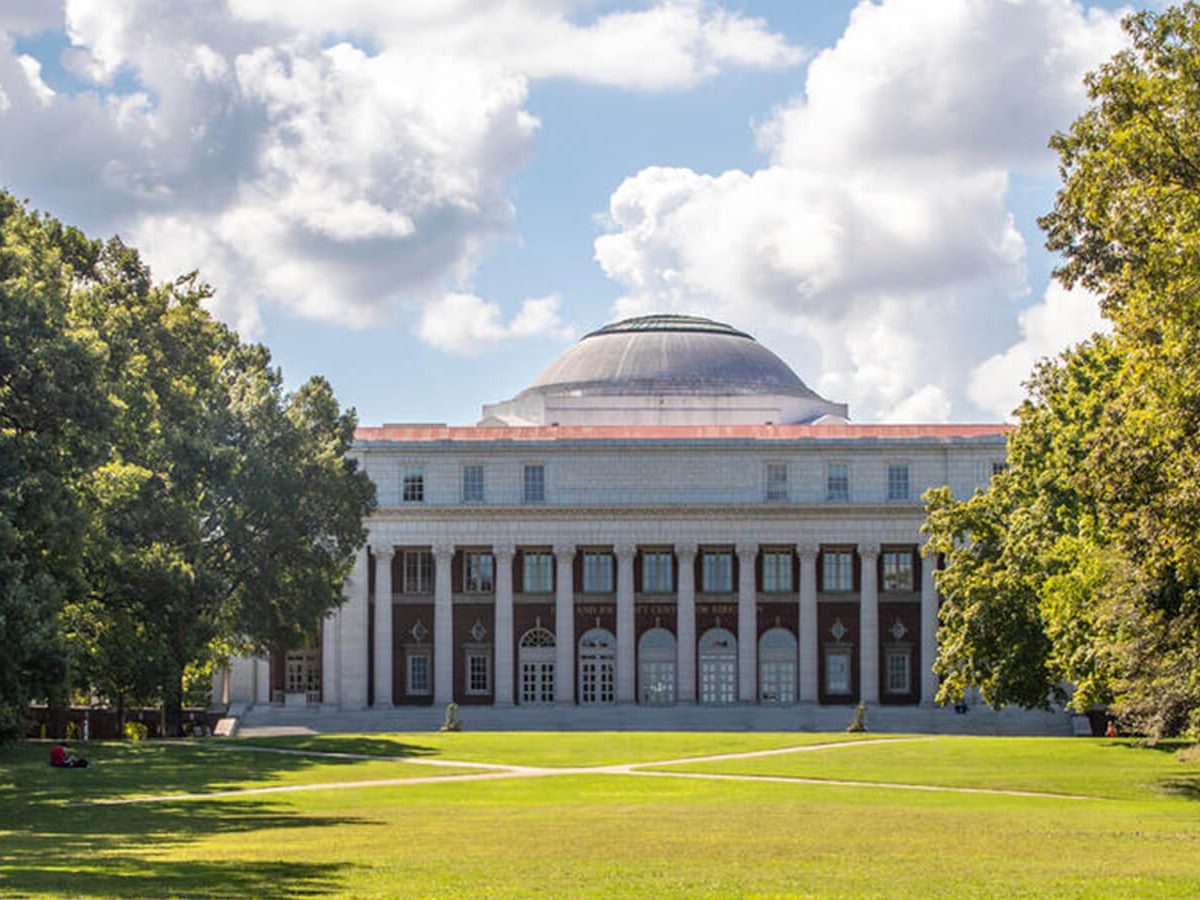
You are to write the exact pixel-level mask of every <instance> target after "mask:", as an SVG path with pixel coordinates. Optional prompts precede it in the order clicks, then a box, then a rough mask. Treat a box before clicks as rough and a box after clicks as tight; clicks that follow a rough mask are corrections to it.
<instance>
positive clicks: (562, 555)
mask: <svg viewBox="0 0 1200 900" xmlns="http://www.w3.org/2000/svg"><path fill="white" fill-rule="evenodd" d="M554 558H555V559H557V560H558V561H559V562H573V561H574V560H575V545H574V544H555V545H554Z"/></svg>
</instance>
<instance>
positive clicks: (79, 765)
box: [50, 741, 88, 769]
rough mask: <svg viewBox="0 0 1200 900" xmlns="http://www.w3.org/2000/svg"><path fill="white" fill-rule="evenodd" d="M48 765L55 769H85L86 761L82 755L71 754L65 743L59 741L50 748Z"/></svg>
mask: <svg viewBox="0 0 1200 900" xmlns="http://www.w3.org/2000/svg"><path fill="white" fill-rule="evenodd" d="M50 765H52V766H54V767H55V768H56V769H86V768H87V767H88V761H87V760H86V759H84V758H83V757H82V756H72V755H71V754H70V752H69V751H68V750H67V745H66V744H64V743H63V742H62V741H59V742H58V743H57V744H55V745H54V746H53V747H52V748H51V749H50Z"/></svg>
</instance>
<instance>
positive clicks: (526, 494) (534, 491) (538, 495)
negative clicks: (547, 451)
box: [521, 463, 546, 503]
mask: <svg viewBox="0 0 1200 900" xmlns="http://www.w3.org/2000/svg"><path fill="white" fill-rule="evenodd" d="M521 499H522V500H523V501H524V502H525V503H544V502H545V500H546V467H545V466H544V465H542V464H541V463H530V464H528V465H526V466H525V467H524V469H523V470H522V476H521Z"/></svg>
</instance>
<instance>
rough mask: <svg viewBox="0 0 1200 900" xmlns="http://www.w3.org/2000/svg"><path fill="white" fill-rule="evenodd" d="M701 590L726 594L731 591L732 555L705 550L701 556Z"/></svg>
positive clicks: (727, 552) (725, 552)
mask: <svg viewBox="0 0 1200 900" xmlns="http://www.w3.org/2000/svg"><path fill="white" fill-rule="evenodd" d="M700 558H701V563H700V584H701V590H703V591H704V592H705V593H708V594H727V593H729V592H730V591H732V590H733V554H732V553H730V552H729V551H728V550H706V551H704V553H702V554H701V557H700Z"/></svg>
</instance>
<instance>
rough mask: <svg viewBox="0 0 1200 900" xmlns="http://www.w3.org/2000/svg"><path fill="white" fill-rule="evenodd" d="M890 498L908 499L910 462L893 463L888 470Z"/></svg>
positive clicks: (888, 494)
mask: <svg viewBox="0 0 1200 900" xmlns="http://www.w3.org/2000/svg"><path fill="white" fill-rule="evenodd" d="M887 478H888V488H887V498H888V499H889V500H907V499H908V463H892V464H891V465H889V466H888V470H887Z"/></svg>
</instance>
